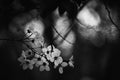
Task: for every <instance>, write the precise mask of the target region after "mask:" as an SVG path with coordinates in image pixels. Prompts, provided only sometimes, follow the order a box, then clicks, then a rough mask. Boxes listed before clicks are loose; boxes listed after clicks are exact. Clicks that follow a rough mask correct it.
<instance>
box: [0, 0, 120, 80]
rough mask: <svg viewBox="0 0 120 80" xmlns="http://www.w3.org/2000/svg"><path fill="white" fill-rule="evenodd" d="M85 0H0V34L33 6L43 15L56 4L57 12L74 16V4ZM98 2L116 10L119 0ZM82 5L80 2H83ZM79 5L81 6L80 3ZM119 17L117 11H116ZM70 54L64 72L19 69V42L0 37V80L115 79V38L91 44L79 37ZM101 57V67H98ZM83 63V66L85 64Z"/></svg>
mask: <svg viewBox="0 0 120 80" xmlns="http://www.w3.org/2000/svg"><path fill="white" fill-rule="evenodd" d="M88 1H89V0H0V38H8V37H9V38H10V37H13V35H12V34H11V33H10V32H9V25H10V23H11V21H12V20H13V19H14V17H16V16H17V15H19V14H22V13H27V12H29V11H31V10H32V9H37V10H38V12H39V13H40V15H41V17H42V18H43V19H46V18H47V17H48V16H50V14H51V13H52V12H53V11H54V10H55V9H56V8H57V7H59V12H60V14H63V13H64V11H67V12H68V13H69V15H68V16H69V17H70V18H71V19H72V20H74V19H75V16H76V14H77V12H78V11H77V5H80V4H81V3H83V4H84V5H85V4H86V3H87V2H88ZM101 1H102V3H104V4H105V5H107V6H108V7H109V8H111V9H112V10H114V11H115V12H117V14H119V1H117V0H116V1H115V0H101ZM84 5H83V6H84ZM81 8H82V7H81ZM118 18H119V15H118ZM76 44H77V45H76V46H75V51H74V56H75V62H76V63H75V65H76V67H75V68H74V70H73V69H72V68H66V69H64V71H65V72H64V74H63V75H59V74H58V71H57V70H53V69H52V70H51V71H50V72H48V73H46V72H43V73H41V72H40V71H39V70H38V69H34V70H33V71H31V70H26V71H23V70H22V68H21V66H19V63H18V62H17V61H16V59H17V57H18V55H20V52H21V44H19V43H16V42H13V41H7V40H5V41H3V40H1V41H0V73H1V74H0V80H68V79H70V80H81V78H82V77H84V76H88V77H91V78H95V79H84V80H115V79H117V78H118V79H119V53H120V48H119V47H120V44H119V40H118V41H117V42H116V43H114V42H113V43H108V42H106V43H105V45H103V46H102V47H99V48H98V47H97V48H96V47H94V46H92V45H91V44H87V43H85V42H84V41H82V40H81V39H80V38H79V37H78V40H77V42H76ZM102 59H105V61H106V62H105V61H104V60H103V62H105V63H104V65H105V67H103V68H102V66H104V65H102V64H103V63H100V62H99V61H100V60H102ZM86 66H87V67H86Z"/></svg>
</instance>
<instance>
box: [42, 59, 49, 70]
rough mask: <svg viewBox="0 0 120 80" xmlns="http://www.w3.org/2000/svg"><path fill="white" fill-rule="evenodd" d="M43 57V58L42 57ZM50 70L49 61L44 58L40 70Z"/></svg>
mask: <svg viewBox="0 0 120 80" xmlns="http://www.w3.org/2000/svg"><path fill="white" fill-rule="evenodd" d="M43 59H44V58H43ZM44 70H46V71H50V68H49V63H48V62H47V61H45V60H44V62H43V64H42V65H41V66H40V71H44Z"/></svg>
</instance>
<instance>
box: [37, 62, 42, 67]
mask: <svg viewBox="0 0 120 80" xmlns="http://www.w3.org/2000/svg"><path fill="white" fill-rule="evenodd" d="M41 65H43V61H37V62H36V64H35V66H36V67H39V66H41Z"/></svg>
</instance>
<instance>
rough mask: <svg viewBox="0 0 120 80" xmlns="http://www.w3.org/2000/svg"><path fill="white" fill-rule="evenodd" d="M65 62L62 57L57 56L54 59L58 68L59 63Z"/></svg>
mask: <svg viewBox="0 0 120 80" xmlns="http://www.w3.org/2000/svg"><path fill="white" fill-rule="evenodd" d="M62 62H63V59H62V57H60V56H59V57H56V59H55V60H54V68H56V67H57V66H58V65H59V64H61V63H62Z"/></svg>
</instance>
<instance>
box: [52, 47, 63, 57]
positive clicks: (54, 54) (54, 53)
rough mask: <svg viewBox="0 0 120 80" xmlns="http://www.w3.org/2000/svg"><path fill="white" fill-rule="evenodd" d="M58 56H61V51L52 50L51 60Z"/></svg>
mask: <svg viewBox="0 0 120 80" xmlns="http://www.w3.org/2000/svg"><path fill="white" fill-rule="evenodd" d="M60 54H61V51H60V50H59V49H57V48H54V49H53V52H52V57H53V58H54V57H58V56H60Z"/></svg>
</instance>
